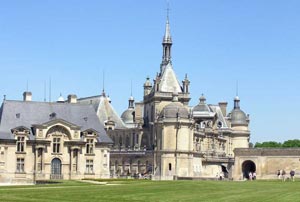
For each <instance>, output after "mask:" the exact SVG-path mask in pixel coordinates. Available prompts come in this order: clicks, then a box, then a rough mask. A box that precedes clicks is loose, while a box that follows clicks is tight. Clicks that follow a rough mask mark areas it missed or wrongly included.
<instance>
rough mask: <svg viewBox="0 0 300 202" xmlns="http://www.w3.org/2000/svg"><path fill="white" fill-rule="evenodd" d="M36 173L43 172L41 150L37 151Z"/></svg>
mask: <svg viewBox="0 0 300 202" xmlns="http://www.w3.org/2000/svg"><path fill="white" fill-rule="evenodd" d="M37 171H38V172H42V171H43V149H42V148H39V149H38V156H37Z"/></svg>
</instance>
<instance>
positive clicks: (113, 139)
mask: <svg viewBox="0 0 300 202" xmlns="http://www.w3.org/2000/svg"><path fill="white" fill-rule="evenodd" d="M172 44H173V42H172V37H171V32H170V24H169V19H167V22H166V28H165V34H164V37H163V41H162V50H163V51H162V53H163V56H162V61H161V64H160V69H159V73H158V74H157V75H155V77H154V78H153V81H151V80H150V78H147V79H146V81H145V83H144V89H143V91H144V97H143V100H142V101H141V102H135V100H134V98H133V97H132V96H131V97H130V98H129V103H128V109H126V110H125V111H124V113H123V114H122V115H121V116H119V115H118V114H117V113H116V111H115V110H114V108H113V106H112V103H111V101H110V98H109V97H108V96H107V95H106V93H105V92H104V90H103V92H102V94H101V95H99V96H92V97H87V98H79V99H77V96H76V95H69V96H68V99H67V100H66V101H65V100H64V99H63V98H62V97H60V98H59V100H58V101H57V102H35V101H32V94H31V92H25V93H24V98H23V101H13V100H6V99H4V100H3V104H2V106H1V109H0V152H1V153H0V182H1V183H22V182H28V183H31V182H35V181H36V180H49V179H83V178H109V177H114V178H117V177H124V176H134V175H136V174H137V173H141V174H144V175H149V176H150V175H151V177H152V179H156V180H173V179H188V178H216V177H217V176H220V175H224V177H226V178H232V177H233V176H232V173H233V169H234V163H235V162H234V150H235V149H236V148H248V147H249V138H250V131H249V128H248V125H249V116H248V115H246V114H245V113H244V112H243V111H242V110H241V107H240V99H239V98H238V97H235V98H234V101H233V102H234V108H233V109H231V110H230V111H228V109H227V102H220V103H218V104H216V105H213V104H207V102H206V98H205V97H204V95H201V96H200V95H199V96H200V99H199V104H198V105H196V106H190V105H189V101H190V99H191V98H190V91H189V88H190V85H191V84H190V81H189V79H188V76H187V75H185V77H184V79H183V81H182V82H179V80H178V78H177V75H176V73H175V69H174V68H173V64H172V57H171V53H172ZM141 90H142V89H141Z"/></svg>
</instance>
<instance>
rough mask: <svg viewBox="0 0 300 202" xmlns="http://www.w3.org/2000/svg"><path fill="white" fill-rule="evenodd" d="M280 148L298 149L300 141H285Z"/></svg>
mask: <svg viewBox="0 0 300 202" xmlns="http://www.w3.org/2000/svg"><path fill="white" fill-rule="evenodd" d="M282 147H300V140H297V139H295V140H287V141H285V142H284V143H283V144H282Z"/></svg>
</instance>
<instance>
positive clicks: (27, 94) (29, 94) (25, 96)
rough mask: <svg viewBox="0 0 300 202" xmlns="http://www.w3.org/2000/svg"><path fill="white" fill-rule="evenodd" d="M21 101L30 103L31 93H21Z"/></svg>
mask: <svg viewBox="0 0 300 202" xmlns="http://www.w3.org/2000/svg"><path fill="white" fill-rule="evenodd" d="M23 101H25V102H29V101H32V93H31V92H27V91H26V92H24V93H23Z"/></svg>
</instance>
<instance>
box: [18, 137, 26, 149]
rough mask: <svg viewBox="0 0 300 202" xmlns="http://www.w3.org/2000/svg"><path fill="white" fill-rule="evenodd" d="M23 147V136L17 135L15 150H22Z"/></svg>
mask: <svg viewBox="0 0 300 202" xmlns="http://www.w3.org/2000/svg"><path fill="white" fill-rule="evenodd" d="M24 148H25V137H24V136H19V137H17V152H24Z"/></svg>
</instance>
